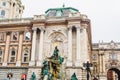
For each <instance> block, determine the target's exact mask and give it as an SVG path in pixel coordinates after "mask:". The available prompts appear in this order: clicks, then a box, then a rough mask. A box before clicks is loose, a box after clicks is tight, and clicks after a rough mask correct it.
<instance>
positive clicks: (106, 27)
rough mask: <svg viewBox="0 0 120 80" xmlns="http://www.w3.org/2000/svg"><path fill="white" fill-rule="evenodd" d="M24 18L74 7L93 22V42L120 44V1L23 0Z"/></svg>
mask: <svg viewBox="0 0 120 80" xmlns="http://www.w3.org/2000/svg"><path fill="white" fill-rule="evenodd" d="M22 3H23V5H24V6H25V10H24V14H23V17H33V15H40V14H44V12H45V11H46V10H47V9H49V8H58V7H62V5H63V3H64V4H65V7H73V8H76V9H78V10H79V12H80V13H81V14H86V15H87V16H88V18H89V19H90V20H91V28H92V42H99V40H103V41H104V42H110V41H111V40H113V41H115V42H120V0H22Z"/></svg>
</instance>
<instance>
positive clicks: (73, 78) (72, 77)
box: [70, 73, 78, 80]
mask: <svg viewBox="0 0 120 80" xmlns="http://www.w3.org/2000/svg"><path fill="white" fill-rule="evenodd" d="M70 80H78V79H77V77H76V74H75V73H74V74H73V75H72V76H71V79H70Z"/></svg>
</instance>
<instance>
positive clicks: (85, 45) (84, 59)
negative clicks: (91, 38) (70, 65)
mask: <svg viewBox="0 0 120 80" xmlns="http://www.w3.org/2000/svg"><path fill="white" fill-rule="evenodd" d="M82 34H83V35H82V36H83V37H82V38H83V41H82V45H81V46H82V51H81V52H82V53H81V55H82V59H81V61H82V63H84V62H85V63H86V62H87V61H90V58H89V52H88V33H87V24H83V30H82ZM82 63H81V64H82Z"/></svg>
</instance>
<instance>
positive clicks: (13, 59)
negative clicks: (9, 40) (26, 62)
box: [10, 48, 16, 62]
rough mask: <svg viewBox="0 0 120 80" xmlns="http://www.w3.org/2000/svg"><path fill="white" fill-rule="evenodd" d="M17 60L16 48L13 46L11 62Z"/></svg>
mask: <svg viewBox="0 0 120 80" xmlns="http://www.w3.org/2000/svg"><path fill="white" fill-rule="evenodd" d="M15 61H16V50H15V49H14V48H13V49H12V50H11V52H10V62H15Z"/></svg>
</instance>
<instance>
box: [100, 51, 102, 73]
mask: <svg viewBox="0 0 120 80" xmlns="http://www.w3.org/2000/svg"><path fill="white" fill-rule="evenodd" d="M99 55H100V65H99V66H100V73H101V72H102V60H101V53H100V54H99Z"/></svg>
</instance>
